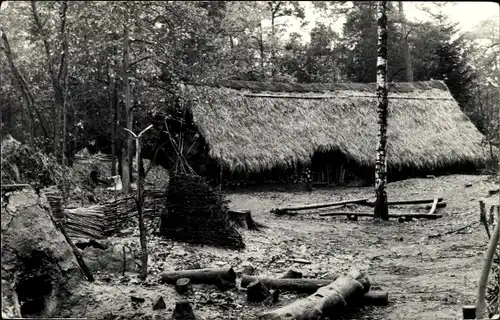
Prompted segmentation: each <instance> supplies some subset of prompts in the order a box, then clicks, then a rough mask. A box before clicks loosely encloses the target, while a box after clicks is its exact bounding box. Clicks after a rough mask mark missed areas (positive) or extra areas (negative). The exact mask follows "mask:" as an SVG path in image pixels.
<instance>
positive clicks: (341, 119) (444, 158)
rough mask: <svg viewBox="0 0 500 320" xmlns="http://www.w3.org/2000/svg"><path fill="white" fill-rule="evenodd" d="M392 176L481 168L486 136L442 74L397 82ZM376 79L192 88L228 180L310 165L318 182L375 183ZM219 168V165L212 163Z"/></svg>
mask: <svg viewBox="0 0 500 320" xmlns="http://www.w3.org/2000/svg"><path fill="white" fill-rule="evenodd" d="M389 88H390V91H389V119H388V121H389V128H388V159H387V163H388V170H389V179H392V180H395V179H401V178H405V177H408V176H418V175H425V174H443V173H456V172H474V171H476V170H477V168H480V167H482V166H483V165H484V164H485V162H486V161H487V159H488V157H489V156H490V155H489V152H488V150H487V149H486V148H485V147H483V146H482V145H481V141H482V139H483V135H482V134H481V133H480V132H479V131H478V130H477V129H476V127H475V126H474V125H473V124H472V123H471V121H470V120H469V119H468V118H467V116H466V115H465V114H464V113H462V112H461V110H460V108H459V106H458V104H457V102H456V101H455V99H454V98H453V97H452V95H451V94H450V91H449V90H448V88H447V87H446V85H445V84H444V83H443V82H442V81H425V82H413V83H392V84H390V85H389ZM375 91H376V88H375V84H374V83H367V84H359V83H349V84H296V83H293V84H291V83H265V82H250V81H221V82H218V83H217V84H216V85H210V86H207V85H203V86H201V85H184V86H182V92H183V97H184V99H183V100H184V101H185V102H187V109H188V110H189V111H190V113H191V117H192V121H193V122H194V124H195V126H196V127H197V129H198V131H199V133H200V134H201V136H202V137H203V140H204V143H205V144H206V148H204V149H206V153H207V156H208V158H209V159H211V160H212V161H214V163H216V164H217V166H219V168H221V169H222V171H223V175H224V177H225V179H229V177H232V178H235V177H241V176H244V177H246V178H248V177H250V176H253V177H257V176H260V177H262V176H265V175H266V174H267V175H268V176H269V175H272V174H276V175H280V174H281V175H282V174H283V172H284V171H287V170H289V171H291V173H293V172H294V171H295V173H296V171H297V168H301V167H303V166H310V167H311V169H312V171H313V177H314V180H315V181H316V182H319V183H321V182H323V183H327V184H342V183H343V180H345V178H346V174H347V175H349V174H351V175H356V176H358V178H362V179H364V180H367V181H370V180H371V179H372V177H373V168H374V166H375V159H376V157H375V148H376V144H377V132H378V124H377V98H376V95H375ZM211 171H212V172H213V171H214V170H211Z"/></svg>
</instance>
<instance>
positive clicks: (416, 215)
mask: <svg viewBox="0 0 500 320" xmlns="http://www.w3.org/2000/svg"><path fill="white" fill-rule="evenodd" d="M319 215H320V216H322V217H326V216H357V217H373V212H322V213H320V214H319ZM441 217H442V215H440V214H428V213H407V214H389V218H403V219H405V218H415V219H430V220H434V219H437V218H441Z"/></svg>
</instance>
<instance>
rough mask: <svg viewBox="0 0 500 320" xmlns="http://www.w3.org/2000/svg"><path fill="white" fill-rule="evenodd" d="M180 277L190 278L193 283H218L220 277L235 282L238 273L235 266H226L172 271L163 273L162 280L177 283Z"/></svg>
mask: <svg viewBox="0 0 500 320" xmlns="http://www.w3.org/2000/svg"><path fill="white" fill-rule="evenodd" d="M219 277H220V278H219ZM180 278H188V279H189V280H191V283H193V284H197V283H207V284H218V283H219V282H220V279H224V280H226V281H228V282H233V283H235V282H236V273H235V272H234V270H233V268H231V267H226V268H213V269H212V268H205V269H192V270H179V271H170V272H164V273H162V275H161V281H162V282H164V283H169V284H175V283H176V282H177V280H178V279H180Z"/></svg>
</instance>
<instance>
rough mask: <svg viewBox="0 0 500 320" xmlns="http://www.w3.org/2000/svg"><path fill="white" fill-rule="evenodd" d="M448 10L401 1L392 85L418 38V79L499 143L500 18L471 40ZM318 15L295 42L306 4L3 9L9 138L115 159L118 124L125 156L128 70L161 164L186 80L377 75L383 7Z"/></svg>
mask: <svg viewBox="0 0 500 320" xmlns="http://www.w3.org/2000/svg"><path fill="white" fill-rule="evenodd" d="M429 6H432V4H429ZM439 7H441V6H436V8H433V10H432V14H433V16H432V19H431V20H430V22H414V21H404V20H403V19H402V18H401V15H400V14H399V13H400V12H399V10H398V6H397V5H396V2H394V3H391V5H390V7H389V25H388V27H389V39H388V41H389V70H388V71H389V80H391V81H404V80H405V59H404V56H403V53H404V50H403V49H404V45H405V42H404V41H403V39H406V40H407V43H408V49H409V52H410V56H411V60H412V68H413V74H414V78H413V80H415V81H419V80H429V79H440V80H444V81H445V82H446V83H447V85H448V86H449V88H450V90H451V91H452V94H453V95H454V96H455V98H456V99H457V100H458V101H459V103H460V105H461V107H462V109H463V110H464V111H465V112H466V114H467V115H469V117H470V118H471V119H472V120H473V122H474V123H475V124H476V126H477V127H478V128H479V129H480V130H481V131H482V132H483V133H485V134H486V136H487V140H488V141H491V142H493V143H496V144H498V128H499V127H498V113H499V111H498V106H499V102H500V101H499V100H500V97H499V92H498V85H499V84H500V79H499V78H498V75H497V72H496V71H495V70H498V64H499V63H500V61H499V56H500V55H499V54H498V53H499V52H498V50H499V47H500V46H499V45H498V19H494V18H492V19H490V20H487V21H483V22H481V23H479V24H478V27H477V28H475V29H473V30H469V31H468V32H467V33H464V32H462V31H460V30H459V29H458V28H457V25H456V24H453V23H451V22H450V19H449V18H448V17H447V16H446V15H445V14H444V13H443V10H444V9H442V10H438V9H439ZM314 9H315V10H316V12H317V13H318V14H319V15H320V16H322V17H326V18H327V19H326V20H325V19H323V20H322V21H319V20H318V21H317V22H316V25H314V26H313V27H312V29H311V31H310V35H309V36H310V41H304V39H302V36H301V35H300V34H297V33H292V34H291V35H289V36H288V37H286V36H285V35H286V31H287V28H288V26H289V25H288V24H287V23H288V22H287V21H289V20H290V19H291V18H292V17H293V19H296V20H298V21H299V22H301V23H303V24H305V22H304V21H303V18H304V17H305V10H304V4H303V3H301V2H299V1H257V2H243V1H224V2H223V1H128V2H117V1H110V2H103V1H43V2H36V1H31V2H28V1H23V2H9V5H8V6H7V7H4V9H3V10H2V11H1V12H0V16H1V21H2V22H1V28H2V42H1V50H0V51H1V53H0V57H1V58H0V72H1V74H2V82H1V84H0V90H1V94H0V105H1V112H2V132H9V133H11V134H12V135H13V136H14V137H15V138H16V139H18V140H20V141H23V142H26V143H28V144H30V145H31V146H35V145H36V146H37V147H38V148H41V149H43V150H44V151H45V152H48V153H50V154H53V155H54V156H55V157H57V158H58V159H60V158H61V157H62V153H63V151H64V153H65V156H66V157H67V158H69V159H71V157H72V156H73V155H74V154H75V153H76V152H77V151H78V150H80V149H82V148H83V147H87V148H89V150H94V151H96V150H101V151H104V152H108V153H110V152H111V140H112V137H113V123H115V121H116V123H118V127H117V129H116V139H115V146H114V147H115V149H116V153H117V154H118V155H120V154H121V151H122V149H123V147H124V145H125V144H124V143H123V142H122V141H123V140H124V139H125V138H126V133H125V132H124V130H122V127H125V126H126V117H127V114H126V112H125V110H124V109H125V105H126V103H125V102H126V101H125V98H124V97H125V95H124V92H125V91H124V90H125V81H124V75H125V74H126V75H127V76H128V78H129V81H130V88H131V100H132V105H133V110H134V114H135V115H134V123H133V125H134V127H135V128H137V130H139V129H142V128H144V127H145V126H147V125H148V124H149V123H151V122H152V121H153V122H155V121H156V122H155V123H156V124H157V125H156V126H155V128H154V129H153V130H151V131H150V132H149V133H148V135H147V136H148V137H149V138H148V139H147V141H146V142H145V143H146V148H145V152H146V153H148V154H149V155H150V157H153V155H158V153H157V152H156V150H157V149H161V148H167V149H169V148H170V149H172V145H173V144H172V143H166V144H165V143H164V144H162V143H160V142H159V141H158V139H157V137H160V136H161V135H162V134H163V135H165V132H164V129H165V128H164V127H163V126H162V125H163V124H164V121H162V120H161V118H160V121H158V115H160V114H165V113H170V114H171V116H172V119H177V120H185V118H186V115H184V114H174V113H173V110H176V108H175V106H176V105H177V104H179V103H180V102H182V101H180V100H179V99H178V96H179V95H178V88H179V87H178V84H179V83H180V82H197V83H200V82H210V81H213V80H216V79H242V80H255V81H284V82H288V81H291V82H304V83H307V82H335V81H339V82H340V81H352V82H373V81H375V74H376V70H375V60H376V54H375V53H376V41H377V37H376V21H375V11H376V10H375V9H376V8H375V2H371V1H366V2H364V1H358V2H353V3H351V2H326V1H318V2H315V4H314ZM341 18H342V19H344V24H343V29H342V31H341V32H336V31H335V30H334V29H333V27H332V23H328V21H335V20H337V19H341ZM325 21H326V22H325ZM403 24H406V30H407V32H406V34H403V33H402V31H401V30H403ZM125 29H127V30H128V38H127V37H125ZM125 43H126V44H127V45H128V46H129V60H130V61H129V65H128V70H124V65H125V64H124V61H123V60H124V50H125ZM115 109H116V110H117V111H116V112H115ZM115 113H116V116H114V115H115ZM180 123H181V126H182V122H180ZM154 137H156V138H154ZM163 138H165V137H164V136H163ZM174 138H175V139H180V136H179V135H177V136H175V137H174ZM170 142H171V141H170ZM179 145H182V143H179ZM63 146H64V147H63ZM169 155H172V153H171V152H170V153H169V152H165V153H164V155H163V160H162V161H163V162H165V161H167V162H168V157H169ZM165 159H167V160H165ZM163 164H165V163H163Z"/></svg>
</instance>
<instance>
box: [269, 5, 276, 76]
mask: <svg viewBox="0 0 500 320" xmlns="http://www.w3.org/2000/svg"><path fill="white" fill-rule="evenodd" d="M273 2H274V1H271V2H269V3H270V6H271V63H270V65H271V77H272V78H274V76H275V74H276V71H275V69H274V68H275V59H276V52H275V50H276V48H275V38H274V37H275V35H274V33H275V31H274V20H275V11H274V6H273Z"/></svg>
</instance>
